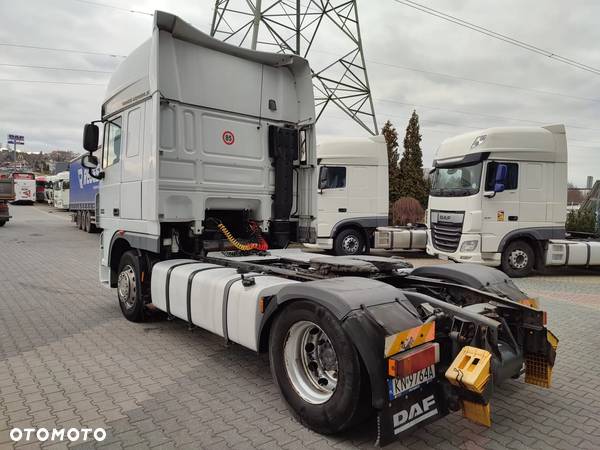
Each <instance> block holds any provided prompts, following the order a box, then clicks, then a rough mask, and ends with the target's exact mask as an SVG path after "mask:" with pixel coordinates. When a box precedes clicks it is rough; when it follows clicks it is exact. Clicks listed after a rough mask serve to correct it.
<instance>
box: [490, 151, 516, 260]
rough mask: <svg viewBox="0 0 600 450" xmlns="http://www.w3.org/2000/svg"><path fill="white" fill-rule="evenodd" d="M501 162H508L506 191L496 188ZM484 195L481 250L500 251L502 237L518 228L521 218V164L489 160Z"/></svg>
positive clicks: (505, 163)
mask: <svg viewBox="0 0 600 450" xmlns="http://www.w3.org/2000/svg"><path fill="white" fill-rule="evenodd" d="M498 164H504V165H506V166H507V169H508V170H507V176H506V180H505V183H504V191H503V192H496V193H495V194H494V193H493V192H494V184H495V182H496V169H497V167H498ZM484 192H485V194H484V197H483V205H482V210H483V227H482V233H481V251H482V252H497V251H498V246H499V245H500V241H502V238H504V236H506V235H507V234H508V233H510V232H511V231H513V230H515V229H517V227H518V222H519V212H520V211H519V209H520V208H519V164H517V163H510V162H503V161H490V162H488V164H487V168H486V175H485V185H484Z"/></svg>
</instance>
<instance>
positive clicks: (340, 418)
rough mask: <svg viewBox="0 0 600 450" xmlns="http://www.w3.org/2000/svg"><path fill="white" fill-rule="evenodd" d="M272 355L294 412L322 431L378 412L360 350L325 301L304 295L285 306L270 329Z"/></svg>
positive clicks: (275, 373)
mask: <svg viewBox="0 0 600 450" xmlns="http://www.w3.org/2000/svg"><path fill="white" fill-rule="evenodd" d="M269 360H270V364H271V373H272V375H273V379H274V380H275V383H276V384H277V386H278V388H279V390H280V391H281V395H282V396H283V398H284V399H285V400H286V402H287V403H288V405H289V407H290V409H291V411H292V412H293V414H294V415H295V416H296V418H297V419H298V420H299V421H300V422H301V423H303V424H304V425H306V426H307V427H309V428H311V429H312V430H314V431H316V432H317V433H322V434H332V433H338V432H340V431H343V430H345V429H347V428H349V427H351V426H353V425H356V424H358V423H360V422H362V421H364V420H366V419H367V418H368V417H369V416H370V415H371V414H372V413H373V409H372V407H371V403H370V398H371V396H370V389H369V382H368V375H367V372H366V370H365V369H364V366H363V365H362V363H361V360H360V358H359V356H358V352H357V351H356V348H355V347H354V345H353V344H352V341H351V340H350V338H349V337H348V335H347V334H346V332H345V331H344V330H343V329H342V327H341V324H340V322H339V321H338V320H337V319H336V318H335V317H334V316H333V314H331V313H330V312H329V311H328V310H327V309H326V308H324V307H323V306H320V305H318V304H316V303H313V302H309V301H304V300H301V301H297V302H294V303H293V304H292V305H290V306H288V307H286V308H285V309H284V310H283V311H282V313H281V314H280V315H279V316H278V317H276V319H275V322H274V323H273V326H272V328H271V332H270V335H269Z"/></svg>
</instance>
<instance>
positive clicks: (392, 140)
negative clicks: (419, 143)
mask: <svg viewBox="0 0 600 450" xmlns="http://www.w3.org/2000/svg"><path fill="white" fill-rule="evenodd" d="M381 134H382V135H383V137H384V138H385V143H386V145H387V155H388V180H389V181H388V182H389V191H390V194H389V202H390V208H391V205H393V203H394V202H395V201H396V200H398V199H399V198H400V168H399V166H398V161H399V159H400V155H399V154H398V131H397V130H396V128H395V127H394V125H393V124H392V122H390V121H389V120H388V121H387V122H386V123H385V124H384V125H383V128H382V129H381Z"/></svg>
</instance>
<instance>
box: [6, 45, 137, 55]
mask: <svg viewBox="0 0 600 450" xmlns="http://www.w3.org/2000/svg"><path fill="white" fill-rule="evenodd" d="M0 46H4V47H18V48H31V49H35V50H45V51H52V52H65V53H78V54H80V55H99V56H110V57H112V58H125V57H126V56H125V55H116V54H113V53H103V52H91V51H87V50H73V49H68V48H54V47H39V46H37V45H26V44H12V43H9V42H0Z"/></svg>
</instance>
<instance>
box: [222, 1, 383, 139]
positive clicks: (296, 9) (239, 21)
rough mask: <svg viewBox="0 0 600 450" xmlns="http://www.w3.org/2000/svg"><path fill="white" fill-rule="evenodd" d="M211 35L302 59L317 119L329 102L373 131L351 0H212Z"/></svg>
mask: <svg viewBox="0 0 600 450" xmlns="http://www.w3.org/2000/svg"><path fill="white" fill-rule="evenodd" d="M211 35H212V36H214V37H217V38H219V39H221V40H223V41H225V42H228V43H230V44H234V45H237V46H241V47H249V48H252V49H259V50H269V51H276V52H279V53H294V54H296V55H300V56H302V57H304V58H307V59H308V60H309V61H310V63H311V67H312V69H313V85H314V90H315V107H316V114H317V117H316V118H317V120H319V118H320V117H321V115H322V114H323V111H324V110H325V108H326V107H327V106H328V105H329V104H330V103H333V104H335V105H336V106H337V107H339V108H340V109H341V110H342V111H344V112H345V113H346V114H347V115H348V116H349V117H351V118H352V119H353V120H355V121H356V122H357V123H358V124H359V125H360V126H361V127H363V128H364V129H365V130H367V131H368V132H369V133H371V134H378V132H379V131H378V128H377V121H376V119H375V110H374V108H373V99H372V96H371V88H370V86H369V78H368V75H367V67H366V64H365V57H364V52H363V47H362V40H361V37H360V26H359V21H358V12H357V8H356V0H302V1H301V0H216V2H215V8H214V15H213V21H212V26H211Z"/></svg>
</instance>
